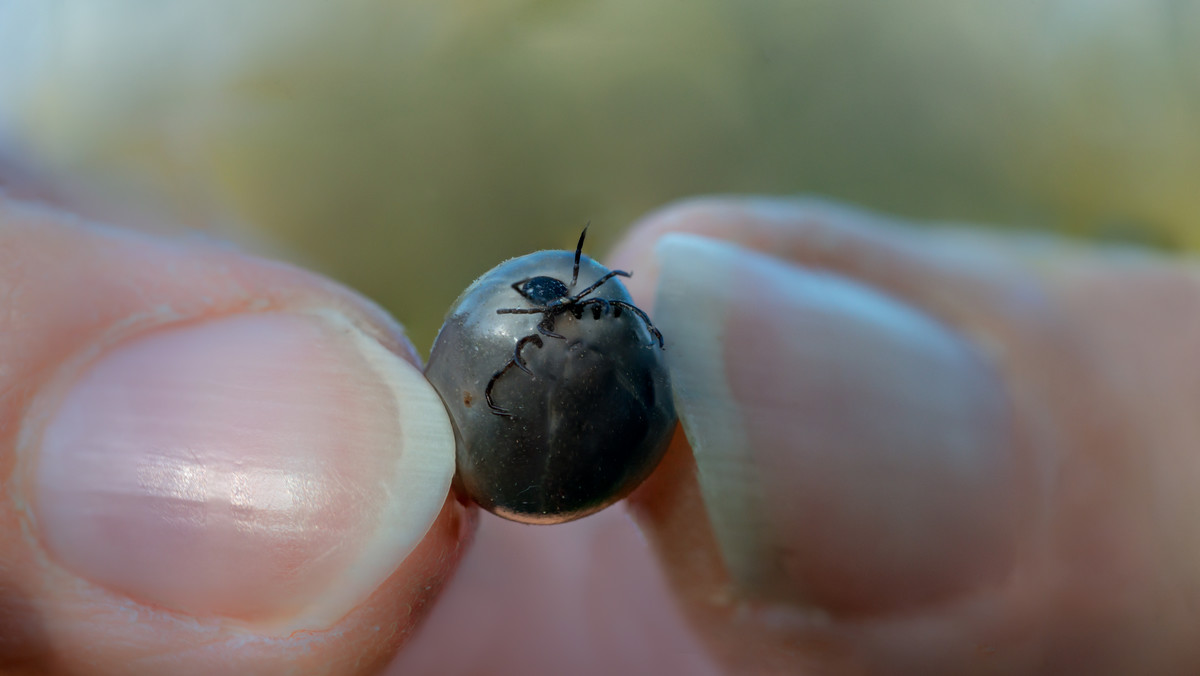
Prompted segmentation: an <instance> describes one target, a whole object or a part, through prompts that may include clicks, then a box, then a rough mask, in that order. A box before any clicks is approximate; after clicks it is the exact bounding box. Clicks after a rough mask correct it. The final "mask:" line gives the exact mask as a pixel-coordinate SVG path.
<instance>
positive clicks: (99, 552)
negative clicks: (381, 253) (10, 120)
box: [0, 199, 472, 673]
mask: <svg viewBox="0 0 1200 676" xmlns="http://www.w3.org/2000/svg"><path fill="white" fill-rule="evenodd" d="M0 355H2V357H0V475H2V476H3V477H4V479H5V480H4V482H3V484H2V485H3V494H2V497H3V499H2V500H0V637H4V638H0V664H5V665H12V666H14V667H15V666H16V665H22V666H25V667H27V668H31V669H33V670H36V671H54V670H57V671H63V672H81V673H83V672H86V673H168V672H169V673H261V672H272V673H275V672H280V671H285V670H296V671H303V672H305V673H329V672H337V673H350V672H356V671H370V670H372V669H378V668H380V667H381V665H382V664H385V663H386V661H387V659H388V658H389V657H390V655H391V653H392V652H393V651H394V650H395V649H396V647H397V646H398V645H399V644H400V643H401V642H402V641H403V639H404V637H405V636H406V635H407V634H408V633H409V632H410V631H411V630H412V629H413V627H414V626H415V625H416V623H417V622H418V621H419V619H420V616H421V609H422V608H423V607H424V605H425V604H426V602H427V601H428V600H429V599H430V597H431V596H432V595H433V594H434V593H436V591H437V589H438V588H439V586H440V584H441V581H442V580H443V579H444V578H445V577H446V575H447V574H448V573H449V572H450V569H451V568H452V566H453V564H454V562H455V561H456V560H457V555H458V552H459V550H460V548H461V546H462V544H463V542H464V540H465V538H466V537H467V534H468V533H469V531H470V526H471V523H472V518H471V516H470V512H469V511H468V510H467V509H466V508H464V507H462V506H461V505H460V503H458V502H457V501H456V500H455V499H453V497H452V496H451V497H448V496H449V490H450V480H451V476H452V474H453V469H454V467H453V437H452V433H451V430H450V427H449V422H448V420H447V418H446V415H445V413H444V410H443V409H442V407H441V403H440V400H439V399H438V397H437V395H436V393H434V391H433V390H432V388H431V387H430V386H429V385H428V384H427V383H426V382H425V381H424V379H423V378H422V377H421V375H420V371H419V368H418V365H417V359H416V357H415V354H414V352H413V350H412V349H411V346H410V345H409V344H408V342H407V340H406V339H405V338H404V336H403V334H402V332H401V331H400V329H399V328H398V327H396V326H395V325H394V324H393V323H392V322H391V321H390V320H389V319H388V318H387V317H386V316H385V315H384V314H383V313H382V312H381V311H379V310H378V309H377V308H374V307H373V306H371V305H369V304H368V303H365V302H364V301H362V300H361V299H359V298H357V297H355V296H353V295H352V294H350V293H348V292H346V291H345V290H343V289H340V288H338V287H336V286H334V285H332V284H330V283H328V282H326V281H323V280H321V279H319V278H316V277H314V276H312V275H308V274H306V273H303V272H301V271H298V270H295V269H292V268H289V267H285V266H281V265H277V264H272V263H268V262H265V261H261V260H256V259H253V258H250V257H247V256H244V255H241V254H238V253H236V252H234V251H231V250H227V249H221V248H216V247H212V246H207V245H200V244H197V243H194V242H191V243H186V244H185V243H177V242H169V241H158V240H153V239H150V238H144V237H142V236H139V235H136V234H133V233H128V232H123V231H117V230H111V229H106V228H102V227H98V226H93V225H89V224H85V223H79V222H73V221H71V220H70V219H68V218H66V217H64V216H63V215H62V214H59V213H56V212H53V211H50V210H45V209H40V208H35V207H31V206H29V205H27V204H21V203H16V202H13V201H11V200H3V199H0Z"/></svg>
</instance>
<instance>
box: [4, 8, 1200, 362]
mask: <svg viewBox="0 0 1200 676" xmlns="http://www.w3.org/2000/svg"><path fill="white" fill-rule="evenodd" d="M0 64H4V65H0V138H3V139H4V141H3V143H5V144H7V146H8V147H9V148H10V149H12V148H16V149H18V150H19V151H20V152H21V153H23V154H24V156H25V157H26V158H27V159H28V161H30V162H31V163H34V164H37V165H38V166H39V167H40V168H43V169H46V170H48V171H51V172H54V173H55V174H56V175H61V176H69V177H71V179H72V180H75V181H77V182H79V183H80V184H82V185H86V186H88V188H89V189H91V190H94V191H95V192H98V193H100V194H104V195H107V196H109V198H110V199H114V200H122V201H124V202H125V203H137V204H145V205H152V206H153V208H155V209H157V210H158V213H160V214H161V215H162V217H165V218H170V219H175V220H181V221H184V222H186V223H189V224H194V225H206V224H209V223H212V222H220V221H233V222H239V223H250V224H253V225H255V226H258V227H259V228H262V229H263V230H265V231H266V232H268V233H270V234H272V235H273V236H275V237H276V238H277V239H279V240H280V241H282V242H283V243H284V246H285V247H286V248H287V250H289V251H291V252H293V253H294V255H295V256H296V257H297V258H298V259H299V260H300V261H301V262H303V263H305V264H308V265H312V266H314V267H317V268H318V269H320V270H322V271H324V272H327V273H328V274H331V275H332V276H334V277H336V278H339V279H342V280H344V281H345V282H347V283H348V284H350V285H352V286H354V287H357V288H358V289H360V290H362V291H363V292H364V293H366V294H367V295H369V296H372V297H374V298H376V299H377V300H379V301H380V302H381V303H383V304H384V305H385V306H387V307H388V308H389V309H391V310H392V311H393V312H395V313H396V315H397V316H398V317H399V318H400V319H401V320H402V321H403V322H404V323H405V324H407V325H408V326H409V328H410V330H411V333H412V336H413V340H414V342H415V343H416V344H417V345H418V347H420V348H421V349H422V350H427V349H428V346H429V344H430V343H431V341H432V337H433V335H434V332H435V331H436V329H437V327H438V325H439V324H440V322H441V317H442V314H443V312H444V311H445V308H447V307H448V306H449V304H450V303H451V301H452V300H453V299H454V297H455V296H456V294H457V293H458V292H459V291H460V290H461V289H462V288H464V287H465V286H466V285H467V284H468V283H469V282H470V281H471V279H472V278H473V277H475V276H476V275H478V274H480V273H482V272H483V271H484V270H486V269H487V268H489V267H491V266H492V265H494V264H495V263H497V262H499V261H500V260H501V259H503V258H506V257H509V256H514V255H519V254H522V253H525V252H528V251H530V250H533V249H538V248H552V247H562V248H566V247H569V246H570V245H571V244H572V243H573V241H574V238H575V237H576V236H577V234H578V231H579V228H580V227H581V226H582V225H583V223H584V222H585V221H588V220H590V221H591V222H592V224H593V227H592V233H593V236H594V238H595V240H596V241H595V242H593V243H592V244H591V246H590V247H589V248H590V250H591V251H592V252H593V253H600V252H603V250H604V247H605V246H606V245H608V244H611V243H612V242H613V241H614V240H615V238H616V237H617V236H618V235H619V234H620V232H621V231H623V230H624V228H626V227H627V225H628V224H629V223H630V222H631V221H632V220H634V219H636V218H637V217H638V216H639V215H640V214H642V213H644V212H646V211H647V210H650V209H653V208H655V207H657V206H659V205H662V204H664V203H666V202H668V201H671V200H673V199H677V198H679V197H684V196H688V195H693V194H698V193H713V192H754V193H770V194H794V193H820V194H824V195H827V196H831V197H833V198H837V199H842V200H849V201H853V202H857V203H860V204H863V205H866V206H869V207H874V208H877V209H881V210H886V211H890V212H894V213H898V214H901V215H904V216H909V217H913V218H919V219H951V220H956V221H981V222H992V223H999V224H1012V225H1019V226H1025V227H1030V226H1032V227H1049V228H1055V229H1060V230H1064V231H1067V232H1071V233H1076V234H1083V235H1091V236H1101V237H1116V238H1122V239H1133V240H1136V241H1140V242H1145V243H1150V244H1153V245H1158V246H1166V247H1185V248H1186V247H1196V246H1197V245H1200V189H1197V187H1196V186H1197V185H1198V184H1200V3H1187V2H1177V1H1173V0H1091V1H1084V0H1013V1H1010V2H1004V3H999V2H963V1H962V0H909V1H907V2H904V3H879V2H870V1H864V0H859V1H857V2H854V1H846V0H842V1H840V2H839V1H834V0H828V1H818V0H812V1H807V2H802V1H797V0H737V1H733V0H728V1H726V2H719V1H717V0H687V1H683V0H610V1H608V2H596V1H592V2H587V1H583V0H475V1H472V2H467V1H464V0H343V1H342V2H338V3H326V2H319V1H318V0H288V1H287V2H282V1H277V0H263V1H261V2H254V3H244V2H240V1H235V0H176V1H175V2H171V3H144V2H136V1H134V0H91V1H86V0H65V1H62V2H55V3H46V2H40V1H37V0H0ZM148 208H149V207H148Z"/></svg>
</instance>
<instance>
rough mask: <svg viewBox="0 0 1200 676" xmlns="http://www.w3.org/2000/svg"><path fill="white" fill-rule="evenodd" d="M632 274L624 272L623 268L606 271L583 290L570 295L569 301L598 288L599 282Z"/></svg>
mask: <svg viewBox="0 0 1200 676" xmlns="http://www.w3.org/2000/svg"><path fill="white" fill-rule="evenodd" d="M632 276H633V275H631V274H629V273H628V272H625V271H624V270H609V271H608V273H607V274H605V275H604V276H603V277H601V278H600V279H597V280H596V281H594V282H592V284H591V286H589V287H588V288H586V289H584V290H583V291H580V292H579V293H577V294H575V295H574V296H571V301H577V300H579V299H580V298H583V297H584V296H586V295H588V294H589V293H591V292H593V291H595V290H596V289H598V288H599V287H600V285H601V284H603V283H605V282H607V281H608V280H610V279H612V278H613V277H632Z"/></svg>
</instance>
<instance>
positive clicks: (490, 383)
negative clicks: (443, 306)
mask: <svg viewBox="0 0 1200 676" xmlns="http://www.w3.org/2000/svg"><path fill="white" fill-rule="evenodd" d="M586 236H587V228H584V231H583V233H581V234H580V236H579V242H578V244H577V245H576V246H575V250H574V252H571V251H539V252H536V253H532V254H529V255H527V256H522V257H520V258H514V259H512V260H509V261H506V262H504V263H501V264H500V265H498V266H496V267H495V268H493V269H492V270H490V271H489V272H487V273H485V274H484V275H483V276H482V277H480V278H479V279H478V280H476V281H475V282H474V283H473V284H471V286H470V287H468V288H467V290H466V291H464V292H463V294H462V295H461V296H459V298H458V300H457V301H455V303H454V305H453V306H452V307H451V309H450V312H449V313H448V315H447V317H446V321H445V323H444V324H443V325H442V329H441V331H440V332H439V333H438V337H437V339H436V340H435V341H434V346H433V350H432V352H431V353H430V357H429V365H428V367H427V369H426V376H427V377H428V378H429V380H430V382H431V383H433V385H434V387H435V388H436V389H437V390H438V392H439V393H440V394H441V397H442V401H443V402H444V403H445V405H446V410H447V411H448V412H449V413H450V418H451V420H452V422H453V423H454V431H455V441H456V446H457V448H456V458H457V464H458V485H459V487H460V488H461V490H462V491H463V492H465V493H466V494H467V495H469V496H470V497H471V498H472V499H473V500H474V501H475V502H477V503H478V504H479V505H481V506H482V507H484V508H485V509H488V510H489V511H492V512H494V513H496V514H498V515H500V516H503V517H505V518H508V519H513V520H516V521H523V522H526V523H559V522H562V521H569V520H571V519H576V518H579V517H582V516H586V515H588V514H591V513H593V512H595V511H598V510H600V509H603V508H604V507H606V506H608V505H610V504H612V503H613V502H616V501H617V500H619V499H621V498H622V497H624V496H626V495H628V494H629V493H630V492H631V491H632V490H633V489H634V488H635V487H636V486H637V485H638V484H639V483H641V481H642V480H643V479H644V478H645V477H646V476H647V475H649V473H650V471H651V470H653V469H654V467H655V465H657V464H658V461H659V459H660V458H661V457H662V454H663V452H664V451H665V449H666V445H667V442H668V441H669V439H670V437H671V434H672V433H673V431H674V429H675V425H676V417H675V409H674V406H673V404H672V399H671V390H670V379H669V377H668V374H667V367H666V360H665V355H667V354H668V353H669V352H670V344H669V343H668V342H667V341H666V340H664V337H663V334H662V333H661V332H660V331H659V329H658V328H656V327H655V326H654V324H653V322H652V321H651V319H650V317H649V316H648V315H647V314H646V313H645V312H643V311H642V310H641V309H640V308H638V307H637V306H636V305H634V303H633V299H632V298H631V297H630V296H629V292H628V291H627V290H626V289H625V286H624V284H622V283H621V281H620V279H621V278H623V277H629V273H627V272H624V271H622V270H609V269H607V268H605V267H604V266H602V265H600V264H599V263H597V262H596V261H594V260H592V259H591V258H589V257H588V256H586V255H584V254H583V243H584V239H585V238H586ZM566 280H569V281H566ZM531 346H532V347H531Z"/></svg>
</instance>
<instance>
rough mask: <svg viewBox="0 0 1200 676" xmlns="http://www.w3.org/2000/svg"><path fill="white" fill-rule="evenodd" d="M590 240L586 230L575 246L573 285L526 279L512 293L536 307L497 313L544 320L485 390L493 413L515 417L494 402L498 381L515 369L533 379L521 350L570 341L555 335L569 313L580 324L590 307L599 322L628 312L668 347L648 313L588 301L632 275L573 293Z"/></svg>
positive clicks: (613, 302)
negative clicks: (545, 340) (610, 284)
mask: <svg viewBox="0 0 1200 676" xmlns="http://www.w3.org/2000/svg"><path fill="white" fill-rule="evenodd" d="M586 237H587V226H584V228H583V232H581V233H580V234H579V243H578V244H576V245H575V264H574V265H573V266H572V268H571V283H570V284H569V285H568V284H566V283H564V282H563V281H562V280H560V279H557V278H555V277H549V276H546V275H538V276H536V277H526V278H525V279H522V280H518V281H516V282H513V283H512V289H513V291H516V292H517V293H518V294H520V296H521V297H522V298H524V299H525V300H527V301H529V302H530V303H531V304H532V305H533V307H524V308H501V309H499V310H496V314H499V315H534V314H540V315H542V319H541V321H539V322H538V323H537V333H531V334H529V335H527V336H524V337H522V338H521V339H520V340H518V341H517V344H516V347H514V348H513V356H512V358H511V359H509V360H508V362H507V363H505V364H504V366H503V367H501V368H500V370H498V371H496V373H494V374H493V375H492V379H491V380H489V381H488V384H487V387H485V388H484V390H483V396H484V399H486V400H487V405H488V408H490V409H492V413H495V414H496V415H500V416H505V417H511V416H512V414H511V413H510V412H509V411H508V409H506V408H502V407H500V406H497V405H496V402H495V401H494V400H493V399H492V389H493V388H494V387H495V386H496V381H497V380H500V378H501V377H502V376H503V375H504V374H505V373H507V372H508V370H509V369H511V368H512V367H514V366H515V367H517V368H519V369H521V370H522V371H524V372H525V373H528V374H529V375H533V372H532V371H530V370H529V366H528V365H527V364H526V363H525V360H524V359H522V358H521V350H523V349H524V348H525V346H526V345H528V344H530V343H533V345H534V346H535V347H537V348H539V349H540V348H542V347H545V343H543V342H542V336H546V337H547V338H557V339H559V340H566V336H564V335H562V334H561V333H555V331H554V324H555V320H556V319H557V318H558V317H560V316H562V315H564V314H566V313H568V312H570V313H571V314H572V315H574V317H575V319H577V320H578V319H583V313H584V311H585V309H587V308H589V307H590V308H591V312H592V318H593V319H596V320H598V319H600V318H601V317H603V316H605V315H607V314H608V313H609V311H610V310H611V312H612V318H613V319H617V318H619V317H620V316H621V311H622V310H628V311H630V312H632V313H634V314H635V315H637V316H638V318H639V319H641V320H642V321H643V322H644V323H645V324H646V328H647V329H648V330H649V331H650V335H651V336H652V337H653V338H654V340H656V341H657V342H658V346H659V347H660V348H662V347H664V344H663V336H662V333H661V332H660V331H659V330H658V329H656V328H654V324H653V323H652V322H651V321H650V318H649V317H648V316H646V313H645V312H642V310H641V308H639V307H637V306H636V305H633V304H632V303H628V302H626V301H624V300H619V299H615V298H599V297H593V298H587V296H588V295H589V294H591V293H592V292H593V291H596V290H597V289H599V288H600V287H601V286H604V283H605V282H607V281H608V280H610V279H612V278H613V277H629V276H630V274H629V273H628V272H625V271H624V270H609V271H608V272H606V273H604V275H603V276H602V277H600V279H597V280H596V281H594V282H592V283H591V284H589V285H588V286H587V287H586V288H584V289H583V290H582V291H580V292H578V293H575V294H572V293H571V291H572V290H574V288H575V285H576V283H577V282H578V281H579V259H580V256H582V255H583V240H584V238H586Z"/></svg>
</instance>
